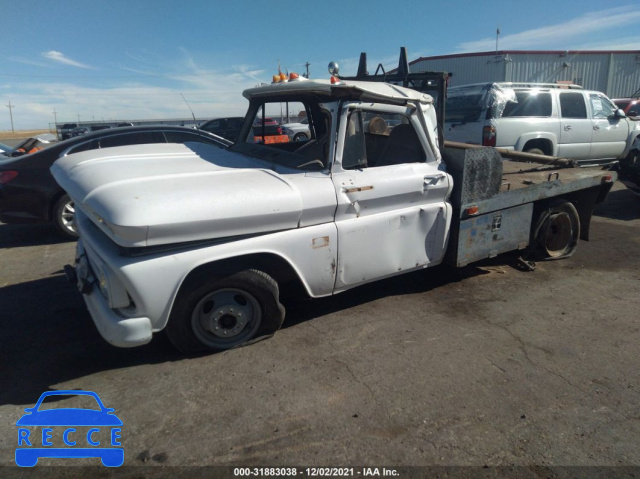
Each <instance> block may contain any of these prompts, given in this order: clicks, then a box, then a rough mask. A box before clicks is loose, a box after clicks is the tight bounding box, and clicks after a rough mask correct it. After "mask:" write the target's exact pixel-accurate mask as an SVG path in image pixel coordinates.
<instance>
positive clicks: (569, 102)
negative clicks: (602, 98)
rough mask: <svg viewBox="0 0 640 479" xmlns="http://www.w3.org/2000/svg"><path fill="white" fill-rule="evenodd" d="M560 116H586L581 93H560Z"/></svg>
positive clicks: (585, 107)
mask: <svg viewBox="0 0 640 479" xmlns="http://www.w3.org/2000/svg"><path fill="white" fill-rule="evenodd" d="M560 114H561V115H562V118H578V119H579V118H587V106H586V104H585V102H584V95H583V94H582V93H560Z"/></svg>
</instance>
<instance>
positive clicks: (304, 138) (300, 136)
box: [293, 133, 309, 141]
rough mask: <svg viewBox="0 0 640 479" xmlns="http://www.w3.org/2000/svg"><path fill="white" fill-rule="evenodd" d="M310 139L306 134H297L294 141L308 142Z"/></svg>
mask: <svg viewBox="0 0 640 479" xmlns="http://www.w3.org/2000/svg"><path fill="white" fill-rule="evenodd" d="M308 139H309V137H307V135H305V134H304V133H296V134H295V136H294V137H293V141H307V140H308Z"/></svg>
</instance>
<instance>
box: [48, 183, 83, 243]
mask: <svg viewBox="0 0 640 479" xmlns="http://www.w3.org/2000/svg"><path fill="white" fill-rule="evenodd" d="M75 214H76V210H75V206H74V204H73V201H72V200H71V198H69V195H67V194H66V193H65V194H64V195H62V196H61V197H60V198H58V201H56V204H55V205H54V207H53V221H54V224H55V226H56V228H57V229H58V231H59V232H60V233H62V235H64V236H66V237H67V238H70V239H76V238H77V237H78V232H77V231H76V225H75Z"/></svg>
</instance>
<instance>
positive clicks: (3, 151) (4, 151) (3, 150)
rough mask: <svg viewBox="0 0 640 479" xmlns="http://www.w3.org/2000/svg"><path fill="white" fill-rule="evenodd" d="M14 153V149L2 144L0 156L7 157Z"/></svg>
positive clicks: (0, 145) (0, 144)
mask: <svg viewBox="0 0 640 479" xmlns="http://www.w3.org/2000/svg"><path fill="white" fill-rule="evenodd" d="M11 151H13V147H12V146H9V145H5V144H4V143H0V155H7V154H8V153H10V152H11Z"/></svg>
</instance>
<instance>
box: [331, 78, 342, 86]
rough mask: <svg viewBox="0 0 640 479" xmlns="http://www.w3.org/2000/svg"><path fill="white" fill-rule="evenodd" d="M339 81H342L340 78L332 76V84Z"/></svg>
mask: <svg viewBox="0 0 640 479" xmlns="http://www.w3.org/2000/svg"><path fill="white" fill-rule="evenodd" d="M338 83H340V78H338V77H334V76H332V77H331V84H332V85H337V84H338Z"/></svg>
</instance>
